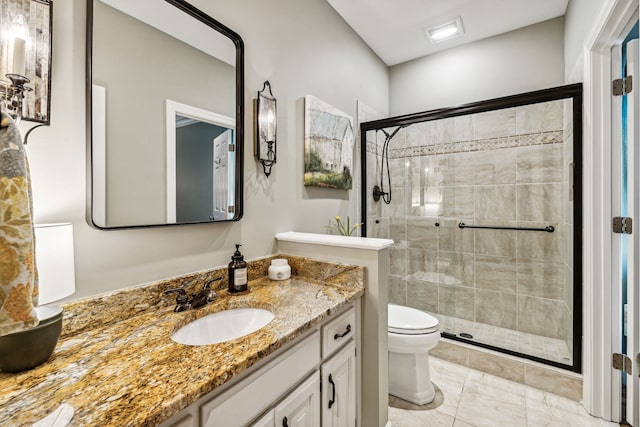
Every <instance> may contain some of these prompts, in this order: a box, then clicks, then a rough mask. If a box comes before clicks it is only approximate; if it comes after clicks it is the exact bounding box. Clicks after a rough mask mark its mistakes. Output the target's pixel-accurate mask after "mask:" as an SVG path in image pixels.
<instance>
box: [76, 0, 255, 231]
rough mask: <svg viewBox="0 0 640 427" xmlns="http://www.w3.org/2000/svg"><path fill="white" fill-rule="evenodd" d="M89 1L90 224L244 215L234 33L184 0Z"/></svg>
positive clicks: (238, 75)
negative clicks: (90, 82) (90, 94)
mask: <svg viewBox="0 0 640 427" xmlns="http://www.w3.org/2000/svg"><path fill="white" fill-rule="evenodd" d="M88 1H89V12H90V13H89V14H88V16H89V17H88V19H89V21H88V25H89V29H90V30H91V31H92V33H91V34H92V37H90V38H89V39H91V40H90V41H89V43H91V44H90V46H89V47H90V49H91V58H90V60H91V62H90V63H89V64H88V66H89V67H90V68H89V71H90V75H91V77H92V79H91V80H92V84H93V86H92V90H91V93H92V99H91V103H90V104H89V105H90V107H91V110H92V112H91V116H90V118H91V125H92V135H91V136H92V143H91V154H92V158H91V166H92V182H91V193H92V194H91V220H90V222H91V223H93V224H94V225H96V226H98V227H100V228H121V227H140V226H149V225H168V224H183V223H199V222H210V221H229V220H238V219H240V217H241V215H242V167H241V166H242V164H241V160H242V155H241V148H242V147H241V145H242V144H240V146H238V144H237V141H240V142H242V135H243V132H242V112H243V105H242V96H241V94H242V90H243V89H242V40H241V39H240V37H239V36H237V34H235V33H233V32H232V31H231V30H229V29H227V28H226V27H223V26H222V25H220V24H219V23H217V22H216V21H215V20H213V19H211V20H209V19H210V18H209V17H206V15H204V14H202V13H201V12H200V13H199V14H198V13H197V12H199V11H197V10H196V9H193V7H192V6H190V5H188V4H187V3H185V2H184V1H181V0H167V1H161V0H143V1H142V0H141V1H136V2H129V1H124V0H88ZM203 16H204V17H203ZM123 64H126V66H123ZM238 94H240V96H239V95H238Z"/></svg>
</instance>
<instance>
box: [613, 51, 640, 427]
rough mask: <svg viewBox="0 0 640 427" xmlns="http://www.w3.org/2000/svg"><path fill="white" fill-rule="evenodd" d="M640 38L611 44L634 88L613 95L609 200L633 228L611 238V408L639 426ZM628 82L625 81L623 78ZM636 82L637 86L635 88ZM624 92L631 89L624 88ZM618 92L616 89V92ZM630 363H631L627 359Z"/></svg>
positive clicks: (618, 70)
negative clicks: (639, 79)
mask: <svg viewBox="0 0 640 427" xmlns="http://www.w3.org/2000/svg"><path fill="white" fill-rule="evenodd" d="M639 53H640V52H639V43H638V40H632V41H630V42H628V43H627V44H626V45H625V46H618V47H615V48H613V49H612V56H611V57H612V73H611V74H612V76H613V78H614V79H620V78H622V79H624V78H625V77H628V76H631V79H632V85H631V86H632V89H631V91H630V92H628V93H626V94H624V95H620V93H618V94H615V93H614V96H613V98H612V171H613V176H612V191H611V205H612V213H613V216H614V217H625V218H631V221H632V222H633V223H632V227H631V228H632V230H631V233H625V232H622V233H621V232H620V230H617V231H616V232H615V233H614V234H613V238H612V261H613V262H612V267H613V268H612V281H611V284H612V286H611V289H612V294H611V301H612V304H611V315H612V319H611V322H612V323H611V324H612V348H613V353H614V354H613V356H612V362H613V363H612V365H613V366H610V369H611V374H612V375H611V386H612V393H611V408H612V419H613V420H614V421H620V420H622V419H624V420H626V421H627V422H628V423H630V424H631V425H633V426H635V427H638V426H640V419H639V418H640V417H639V409H638V405H639V400H640V393H639V390H638V372H639V369H638V368H639V365H638V364H639V363H640V357H639V356H638V353H639V352H640V350H639V341H640V340H639V338H638V331H639V329H640V327H639V325H638V321H639V318H640V317H639V316H640V315H639V313H638V312H639V310H640V304H639V302H638V294H639V293H640V292H639V291H638V280H639V279H640V271H639V268H640V262H639V260H638V256H639V255H640V246H639V245H640V239H639V238H638V237H636V236H637V234H638V225H640V182H639V181H638V178H639V177H638V174H639V171H640V147H639V146H638V144H639V138H638V136H639V133H638V124H639V123H640V120H639V119H638V112H639V111H640V110H639V106H640V104H639V103H638V99H639V97H638V95H639V93H640V91H639V90H638V89H639V88H638V87H637V82H638V78H640V75H639V73H638V70H639V69H640V62H639V58H638V57H639ZM625 84H626V83H625ZM633 86H636V87H635V88H634V87H633ZM624 91H625V92H626V91H627V89H625V90H624ZM614 92H615V91H614ZM629 362H630V363H629Z"/></svg>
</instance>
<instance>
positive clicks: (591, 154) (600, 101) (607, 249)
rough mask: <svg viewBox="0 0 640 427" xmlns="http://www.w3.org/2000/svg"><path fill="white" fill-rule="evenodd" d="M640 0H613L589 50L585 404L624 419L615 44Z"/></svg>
mask: <svg viewBox="0 0 640 427" xmlns="http://www.w3.org/2000/svg"><path fill="white" fill-rule="evenodd" d="M637 7H638V6H637V0H609V1H608V2H607V3H606V4H604V5H603V7H602V9H601V11H600V13H599V14H598V15H597V16H598V17H599V20H598V21H597V22H596V25H595V26H594V28H593V30H592V32H591V36H590V37H589V38H588V39H587V42H586V43H585V47H584V61H585V62H584V71H585V73H584V74H585V75H584V122H583V123H584V126H583V128H584V138H583V164H584V171H583V178H584V182H583V185H584V201H583V206H584V207H585V209H584V214H583V215H584V218H583V221H584V227H583V259H584V267H583V337H584V338H583V352H582V354H583V378H584V382H583V405H584V407H585V409H586V410H587V411H588V412H589V413H590V414H592V415H594V416H598V417H603V418H605V419H608V420H612V419H616V417H619V408H614V407H613V405H612V389H611V385H612V384H611V353H612V345H611V333H612V321H611V315H612V313H611V302H612V298H611V288H610V283H611V277H612V276H611V274H612V268H611V266H612V259H611V249H612V240H611V230H610V227H611V216H612V215H611V213H612V212H611V209H612V207H611V197H610V190H611V176H612V175H611V174H612V170H611V102H610V96H611V95H610V84H611V70H610V66H611V52H610V49H611V46H612V45H614V44H615V42H616V41H618V40H619V38H620V34H621V33H622V30H623V29H624V26H625V24H626V23H627V22H628V20H629V19H630V17H631V16H633V13H634V11H635V10H636V9H637Z"/></svg>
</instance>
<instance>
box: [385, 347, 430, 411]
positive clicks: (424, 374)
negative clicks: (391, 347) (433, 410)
mask: <svg viewBox="0 0 640 427" xmlns="http://www.w3.org/2000/svg"><path fill="white" fill-rule="evenodd" d="M389 394H391V395H393V396H396V397H399V398H400V399H403V400H406V401H408V402H411V403H413V404H416V405H426V404H427V403H431V402H432V401H433V399H434V398H435V397H436V390H435V388H434V387H433V384H431V374H430V372H429V352H428V351H425V352H420V353H395V352H392V351H390V352H389Z"/></svg>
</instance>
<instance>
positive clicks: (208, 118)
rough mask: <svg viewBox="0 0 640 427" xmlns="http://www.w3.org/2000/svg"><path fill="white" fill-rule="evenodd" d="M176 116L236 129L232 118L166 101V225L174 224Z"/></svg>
mask: <svg viewBox="0 0 640 427" xmlns="http://www.w3.org/2000/svg"><path fill="white" fill-rule="evenodd" d="M176 114H179V115H181V116H184V117H189V118H191V119H195V120H198V121H202V122H207V123H211V124H214V125H216V126H222V127H226V128H229V129H234V130H235V128H236V121H235V120H234V119H233V118H232V117H228V116H223V115H222V114H218V113H214V112H211V111H207V110H203V109H202V108H198V107H194V106H192V105H187V104H182V103H180V102H177V101H172V100H170V99H167V100H166V117H165V123H166V139H167V156H166V158H167V160H166V162H167V163H166V171H167V221H166V222H167V223H169V224H172V223H175V222H176Z"/></svg>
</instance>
